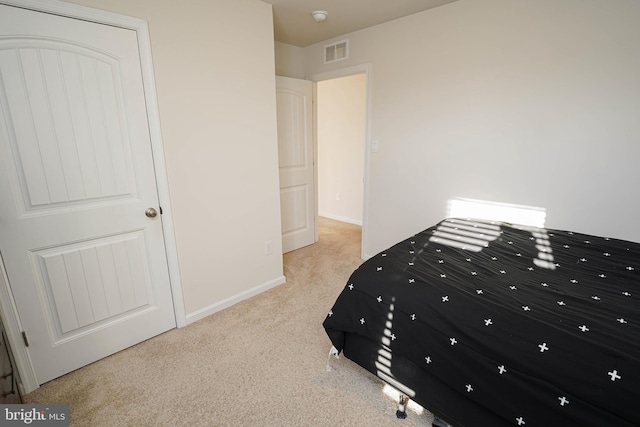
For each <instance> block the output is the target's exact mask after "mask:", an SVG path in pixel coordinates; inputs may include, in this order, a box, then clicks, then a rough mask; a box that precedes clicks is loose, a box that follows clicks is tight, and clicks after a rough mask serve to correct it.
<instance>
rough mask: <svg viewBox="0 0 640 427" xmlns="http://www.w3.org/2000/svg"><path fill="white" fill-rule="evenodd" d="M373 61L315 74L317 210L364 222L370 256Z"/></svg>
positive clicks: (363, 237) (333, 215) (321, 213)
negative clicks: (369, 193)
mask: <svg viewBox="0 0 640 427" xmlns="http://www.w3.org/2000/svg"><path fill="white" fill-rule="evenodd" d="M370 76H371V66H370V65H368V64H366V65H361V66H355V67H349V68H345V69H342V70H336V71H331V72H328V73H322V74H317V75H314V76H311V80H313V81H314V82H315V83H316V84H315V93H314V99H315V100H316V103H315V127H316V144H317V181H318V184H317V187H318V188H317V192H318V215H319V216H322V217H326V218H330V219H335V220H338V221H342V222H347V223H351V224H357V225H361V226H362V239H361V240H362V244H361V254H360V255H361V257H362V258H363V259H365V253H366V252H365V248H366V235H367V233H366V230H367V217H368V214H367V201H368V177H369V149H368V146H369V134H370V119H369V115H370V93H371V88H370V85H371V78H370Z"/></svg>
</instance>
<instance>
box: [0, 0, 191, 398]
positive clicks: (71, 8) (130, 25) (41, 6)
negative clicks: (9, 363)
mask: <svg viewBox="0 0 640 427" xmlns="http://www.w3.org/2000/svg"><path fill="white" fill-rule="evenodd" d="M0 4H4V5H7V6H16V7H20V8H23V9H29V10H33V11H37V12H45V13H52V14H56V15H60V16H64V17H68V18H76V19H82V20H84V21H90V22H94V23H97V24H105V25H110V26H114V27H119V28H124V29H128V30H133V31H135V32H136V34H137V40H138V51H139V55H140V64H141V71H142V84H143V88H144V97H145V102H146V109H147V119H148V122H149V136H150V139H151V152H152V156H153V165H154V169H155V175H156V187H157V191H158V201H159V203H160V206H162V214H161V215H160V218H161V221H162V229H163V235H164V240H165V248H166V249H165V250H166V256H167V264H168V270H169V281H170V286H171V294H172V296H173V308H174V314H175V318H176V326H177V327H178V328H181V327H184V326H186V325H187V320H186V314H185V309H184V300H183V293H182V284H181V281H180V270H179V264H178V252H177V248H176V240H175V233H174V227H173V216H172V210H171V204H170V198H169V182H168V179H167V171H166V163H165V158H164V149H163V143H162V133H161V128H160V114H159V110H158V98H157V95H156V89H155V79H154V72H153V63H152V57H151V40H150V38H149V27H148V24H147V22H146V21H145V20H143V19H139V18H134V17H130V16H126V15H120V14H117V13H113V12H107V11H103V10H99V9H93V8H89V7H86V6H81V5H78V4H72V3H63V2H60V1H55V0H0ZM0 316H1V317H2V322H3V323H4V327H5V331H6V333H7V338H8V339H9V345H10V346H11V348H12V350H13V353H14V358H15V362H16V367H17V369H18V372H19V374H20V379H21V388H22V390H21V392H22V393H23V394H27V393H30V392H31V391H33V390H35V389H37V388H38V387H40V384H38V382H37V380H36V376H35V371H34V369H33V364H32V363H31V358H30V356H29V352H28V350H27V348H26V346H25V344H24V341H23V337H22V331H23V329H22V325H21V322H20V318H19V316H18V311H17V307H16V305H15V302H14V301H13V296H12V294H11V287H10V286H9V279H8V276H7V274H6V270H5V266H4V262H3V261H2V254H0Z"/></svg>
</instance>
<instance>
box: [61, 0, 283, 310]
mask: <svg viewBox="0 0 640 427" xmlns="http://www.w3.org/2000/svg"><path fill="white" fill-rule="evenodd" d="M73 2H75V3H79V4H83V5H86V6H91V7H95V8H99V9H105V10H109V11H112V12H116V13H121V14H124V15H130V16H135V17H138V18H142V19H145V20H147V21H148V22H149V32H150V37H151V49H152V52H153V62H154V69H155V77H156V87H157V93H158V102H159V110H160V120H161V125H162V133H163V142H164V147H165V156H166V163H167V172H168V179H169V187H170V195H171V203H172V205H173V217H174V225H175V233H176V241H177V251H178V257H179V264H180V274H181V281H182V287H183V291H184V303H185V311H186V313H187V320H197V319H198V318H199V317H202V316H204V315H206V314H209V313H211V312H213V311H215V310H217V309H220V308H224V307H225V306H226V305H228V304H229V303H230V302H234V301H236V300H237V299H238V298H243V297H245V296H247V295H249V294H250V293H251V292H253V291H255V288H256V287H265V286H271V285H273V284H277V283H281V281H282V280H283V279H284V277H283V275H282V274H283V268H282V257H281V256H280V254H281V253H282V245H281V234H280V233H281V232H280V201H279V189H278V151H277V138H276V116H275V114H276V106H275V99H276V98H275V77H274V70H275V63H274V42H273V18H272V10H271V6H270V5H268V4H266V3H263V2H260V1H258V0H190V1H189V2H188V4H185V3H181V2H175V1H169V0H161V1H158V0H136V1H129V0H73ZM265 241H271V242H272V249H273V254H271V255H265V254H264V242H265Z"/></svg>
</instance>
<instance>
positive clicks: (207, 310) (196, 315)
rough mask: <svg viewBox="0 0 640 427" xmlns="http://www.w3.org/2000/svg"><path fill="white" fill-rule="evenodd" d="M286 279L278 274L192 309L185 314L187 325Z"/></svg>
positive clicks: (280, 283) (279, 283)
mask: <svg viewBox="0 0 640 427" xmlns="http://www.w3.org/2000/svg"><path fill="white" fill-rule="evenodd" d="M286 281H287V279H286V278H285V277H284V276H280V277H277V278H275V279H273V280H270V281H268V282H266V283H263V284H262V285H258V286H256V287H254V288H251V289H248V290H246V291H244V292H240V293H239V294H237V295H234V296H232V297H230V298H227V299H225V300H222V301H220V302H217V303H215V304H211V305H210V306H207V307H204V308H201V309H200V310H197V311H194V312H193V313H189V314H187V325H188V324H190V323H193V322H197V321H198V320H200V319H204V318H205V317H207V316H210V315H212V314H213V313H216V312H218V311H221V310H224V309H225V308H229V307H231V306H232V305H235V304H237V303H239V302H240V301H244V300H246V299H248V298H251V297H253V296H256V295H258V294H261V293H262V292H264V291H267V290H269V289H271V288H275V287H276V286H278V285H282V284H283V283H285V282H286Z"/></svg>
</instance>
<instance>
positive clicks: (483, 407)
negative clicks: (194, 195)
mask: <svg viewBox="0 0 640 427" xmlns="http://www.w3.org/2000/svg"><path fill="white" fill-rule="evenodd" d="M639 297H640V244H638V243H633V242H628V241H624V240H618V239H611V238H603V237H597V236H591V235H586V234H580V233H575V232H570V231H561V230H552V229H542V228H533V227H525V226H519V225H516V224H510V223H504V222H491V221H480V220H469V219H458V218H448V219H445V220H443V221H441V222H440V223H438V224H436V225H434V226H433V227H430V228H428V229H426V230H424V231H422V232H420V233H418V234H416V235H415V236H412V237H410V238H409V239H406V240H404V241H402V242H400V243H398V244H396V245H394V246H392V247H390V248H389V249H387V250H385V251H383V252H381V253H379V254H377V255H375V256H374V257H372V258H370V259H369V260H367V261H365V262H364V263H363V264H362V265H361V266H360V267H359V268H358V269H356V270H355V271H354V272H353V274H352V275H351V277H350V278H349V280H348V281H347V282H346V284H345V287H344V289H343V290H342V292H341V294H340V295H339V296H338V298H337V299H336V301H335V303H334V305H333V307H332V308H331V309H330V311H329V312H328V315H327V317H326V319H325V320H324V323H323V326H324V328H325V331H326V333H327V335H328V337H329V339H330V341H331V344H332V346H333V348H332V351H333V352H334V353H340V352H342V353H343V354H344V355H345V357H347V358H348V359H350V360H352V361H354V362H355V363H357V364H358V365H360V366H362V367H363V368H365V369H366V370H368V371H369V372H371V373H373V374H374V375H377V376H378V377H380V378H381V379H382V380H383V381H385V382H386V383H388V384H390V385H391V386H393V387H394V388H396V389H398V390H399V391H400V392H401V393H402V394H403V395H406V396H408V397H410V398H411V399H413V400H414V401H416V402H417V403H419V404H420V405H422V406H423V407H425V408H426V409H428V410H430V411H431V412H432V413H434V414H435V415H436V416H437V417H439V418H441V419H442V420H444V421H446V422H447V423H450V424H451V425H453V426H455V427H459V426H492V427H494V426H503V425H504V426H512V425H521V426H525V425H526V426H527V427H531V426H549V425H561V426H640V409H639V407H638V404H639V403H640V304H639Z"/></svg>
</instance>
